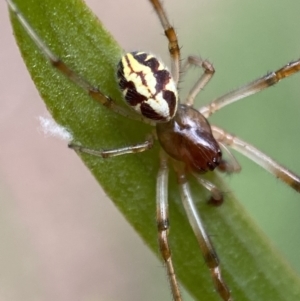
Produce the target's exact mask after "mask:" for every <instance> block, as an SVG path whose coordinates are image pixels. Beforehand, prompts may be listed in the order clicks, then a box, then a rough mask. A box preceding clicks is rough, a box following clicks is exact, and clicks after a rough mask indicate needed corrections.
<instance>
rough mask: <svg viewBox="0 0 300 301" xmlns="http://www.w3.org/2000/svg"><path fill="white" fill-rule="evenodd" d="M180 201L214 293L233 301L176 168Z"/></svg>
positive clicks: (178, 169)
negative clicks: (210, 278)
mask: <svg viewBox="0 0 300 301" xmlns="http://www.w3.org/2000/svg"><path fill="white" fill-rule="evenodd" d="M176 172H177V178H178V183H179V187H180V193H181V199H182V203H183V206H184V209H185V212H186V214H187V217H188V220H189V223H190V225H191V227H192V229H193V231H194V234H195V236H196V238H197V241H198V244H199V246H200V249H201V251H202V254H203V257H204V260H205V263H206V265H207V266H208V268H209V270H210V273H211V277H212V280H213V283H214V286H215V289H216V291H217V292H218V294H219V295H220V297H221V298H222V300H224V301H233V298H232V296H231V293H230V290H229V289H228V287H227V285H226V284H225V281H224V279H223V277H222V273H221V268H220V265H219V259H218V256H217V254H216V252H215V250H214V247H213V245H212V243H211V241H210V239H209V236H208V235H207V233H206V230H205V228H204V224H203V222H202V219H201V217H200V215H199V212H198V211H197V208H196V206H195V203H194V201H193V198H192V195H191V191H190V187H189V184H188V182H187V179H186V175H185V173H184V172H183V171H182V170H181V168H176Z"/></svg>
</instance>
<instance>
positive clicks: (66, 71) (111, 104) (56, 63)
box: [6, 0, 154, 125]
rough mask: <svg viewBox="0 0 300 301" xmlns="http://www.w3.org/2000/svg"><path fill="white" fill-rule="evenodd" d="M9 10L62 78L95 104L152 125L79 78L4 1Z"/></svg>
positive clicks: (22, 17) (7, 0)
mask: <svg viewBox="0 0 300 301" xmlns="http://www.w3.org/2000/svg"><path fill="white" fill-rule="evenodd" d="M6 2H7V4H8V6H9V8H10V10H11V11H12V12H13V13H14V14H15V16H16V17H17V19H18V20H19V22H20V23H21V25H22V26H23V28H24V29H25V30H26V32H27V34H28V35H29V36H30V38H31V39H32V41H33V42H34V43H35V44H36V46H37V47H38V48H39V49H40V51H41V53H42V54H43V55H44V57H45V58H46V59H47V60H48V61H49V62H50V64H51V65H52V66H53V67H54V68H56V69H57V70H58V71H59V72H61V73H62V74H63V75H64V76H66V77H67V78H68V79H69V80H70V81H72V82H73V83H75V84H76V85H78V86H80V87H81V88H82V89H83V90H84V91H85V92H86V93H87V94H88V95H90V96H91V97H92V98H93V99H95V100H96V101H97V102H99V103H100V104H102V105H103V106H105V107H107V108H108V109H110V110H112V111H114V112H115V113H118V114H120V115H122V116H125V117H128V118H131V119H134V120H138V121H142V122H145V123H150V124H152V125H154V123H153V122H151V121H149V120H147V119H146V118H143V116H142V115H138V114H134V113H133V112H131V111H129V110H127V109H125V108H123V107H121V106H119V105H118V104H116V103H115V101H114V100H112V99H111V98H110V97H108V96H106V95H104V94H103V93H102V92H101V91H99V89H98V88H96V87H94V86H92V85H91V84H90V83H89V82H87V81H86V80H85V79H84V78H82V77H81V76H79V75H78V74H77V73H76V72H75V71H74V70H72V69H71V68H70V67H69V66H67V65H66V64H65V63H64V62H63V61H62V60H61V59H60V58H59V57H58V56H56V55H55V54H54V53H53V52H52V51H51V50H50V48H49V47H48V46H47V45H46V44H45V43H44V42H43V41H42V39H41V38H40V37H39V35H38V34H37V33H36V32H35V31H34V29H33V28H32V27H31V26H30V24H29V23H28V21H27V20H26V19H25V18H24V16H23V15H22V14H21V12H20V11H19V9H18V8H17V6H16V5H15V4H14V3H13V2H12V1H11V0H6Z"/></svg>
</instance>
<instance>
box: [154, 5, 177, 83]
mask: <svg viewBox="0 0 300 301" xmlns="http://www.w3.org/2000/svg"><path fill="white" fill-rule="evenodd" d="M149 1H150V2H151V4H152V6H153V8H154V10H155V12H156V14H157V15H158V18H159V20H160V23H161V25H162V27H163V29H164V31H165V35H166V37H167V39H168V41H169V52H170V56H171V73H172V76H173V79H174V81H175V83H176V85H178V82H179V76H180V71H181V62H180V48H179V46H178V39H177V34H176V31H175V29H174V28H173V26H171V24H170V22H169V19H168V17H167V14H166V12H165V10H164V8H163V6H162V4H161V1H160V0H149Z"/></svg>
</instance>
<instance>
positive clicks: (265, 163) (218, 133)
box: [211, 126, 300, 192]
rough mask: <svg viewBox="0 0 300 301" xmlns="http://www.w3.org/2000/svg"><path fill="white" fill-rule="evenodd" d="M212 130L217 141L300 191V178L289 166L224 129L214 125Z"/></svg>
mask: <svg viewBox="0 0 300 301" xmlns="http://www.w3.org/2000/svg"><path fill="white" fill-rule="evenodd" d="M211 128H212V132H213V135H214V137H215V138H216V140H217V141H220V142H222V143H225V144H226V145H228V146H230V147H231V148H233V149H235V150H236V151H238V152H240V153H241V154H243V155H244V156H245V157H248V158H249V159H250V160H252V161H253V162H255V163H256V164H258V165H260V166H261V167H262V168H264V169H265V170H267V171H268V172H270V173H271V174H273V175H274V176H275V177H276V178H278V179H280V180H281V181H283V182H285V183H286V184H287V185H289V186H290V187H292V188H293V189H295V190H296V191H297V192H300V178H299V176H297V175H296V174H294V173H293V172H291V171H290V170H288V169H287V168H285V167H283V166H282V165H280V164H278V163H277V162H276V161H274V160H273V159H272V158H270V157H269V156H267V155H266V154H264V153H263V152H261V151H260V150H258V149H257V148H255V147H254V146H252V145H251V144H249V143H247V142H245V141H243V140H242V139H240V138H238V137H236V136H232V135H230V134H229V133H227V132H225V131H224V130H222V129H220V128H218V127H216V126H212V127H211Z"/></svg>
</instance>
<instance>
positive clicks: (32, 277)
mask: <svg viewBox="0 0 300 301" xmlns="http://www.w3.org/2000/svg"><path fill="white" fill-rule="evenodd" d="M88 4H89V5H90V6H91V8H92V10H93V11H94V12H95V14H96V15H97V16H99V19H100V20H102V22H103V23H104V24H105V25H106V26H107V28H108V30H109V31H111V32H112V33H113V35H114V36H115V37H116V39H117V40H118V41H119V43H120V44H121V45H122V46H123V48H124V49H125V50H128V51H131V50H145V51H151V52H153V53H155V54H158V55H159V56H161V57H162V59H163V60H164V61H165V62H168V53H167V44H166V41H165V38H164V36H163V34H162V29H161V27H160V24H159V22H158V20H157V17H156V16H155V14H154V13H152V8H151V7H150V5H149V4H148V3H147V1H137V0H133V1H129V0H128V1H120V0H118V1H108V0H103V1H101V3H100V2H99V1H96V0H94V1H92V0H90V1H88ZM164 4H165V7H166V9H167V11H168V14H169V17H170V20H171V22H172V24H174V26H175V28H176V29H177V31H178V34H179V41H180V45H181V46H182V57H183V58H185V57H187V56H188V55H189V54H194V55H201V56H202V58H206V59H209V60H210V61H211V62H212V63H213V64H214V66H215V69H216V75H215V76H214V78H213V80H212V81H211V82H210V84H209V85H208V86H207V87H206V89H205V91H204V92H203V93H201V95H200V96H199V97H198V99H197V103H198V104H199V106H200V105H201V104H203V103H207V102H208V101H209V100H212V99H214V98H215V97H217V96H219V95H222V94H223V93H225V92H227V91H229V90H231V89H234V88H236V87H239V86H241V85H243V84H245V83H248V82H250V81H252V80H253V79H256V78H257V77H260V76H262V75H264V74H266V73H267V72H268V71H272V70H276V69H278V68H280V67H281V66H283V65H284V64H286V63H288V62H289V61H291V60H296V59H298V58H299V57H300V34H299V24H300V20H299V9H300V3H299V2H298V1H296V0H294V1H292V0H290V1H284V2H283V1H280V2H278V3H277V2H274V1H271V0H263V1H237V0H228V1H221V0H219V1H206V0H205V1H204V0H203V1H198V0H188V1H185V2H183V1H181V2H177V3H175V2H174V1H170V0H165V1H164ZM0 5H1V6H2V7H1V9H0V13H1V14H3V18H2V16H1V21H0V22H1V28H5V34H6V36H7V39H8V40H9V41H10V43H11V44H10V45H11V47H12V49H13V51H14V52H13V51H12V50H11V49H9V48H8V47H9V44H8V43H5V44H4V45H5V46H4V50H3V52H2V54H0V55H1V60H2V65H3V66H4V67H6V68H3V70H6V71H4V72H2V71H1V74H0V76H1V89H0V90H1V91H0V93H1V94H2V95H1V99H3V100H4V101H3V108H4V109H3V110H2V112H1V113H0V114H1V115H0V118H1V119H0V123H1V126H0V134H1V137H0V139H1V141H2V142H1V144H2V145H1V149H0V182H1V183H2V185H1V188H2V189H1V191H2V193H1V208H2V210H1V215H0V218H1V219H0V221H1V225H2V226H1V231H0V234H1V237H2V239H1V241H2V243H1V244H0V253H1V256H0V257H2V259H1V260H0V267H1V269H0V270H1V272H0V279H1V281H0V283H1V284H0V286H2V287H1V289H0V297H1V298H0V299H3V300H4V299H8V297H9V298H10V300H33V299H34V298H37V299H38V300H48V299H49V300H53V299H55V300H122V301H123V300H124V301H126V300H153V299H155V300H171V296H170V292H169V288H168V285H167V283H166V280H165V275H164V271H163V268H162V265H161V263H160V262H159V261H157V260H156V259H155V258H154V256H153V255H152V254H151V253H150V252H149V251H148V250H147V249H146V248H145V247H144V246H143V243H142V242H141V241H140V240H139V238H137V237H136V235H135V233H132V232H131V231H132V230H131V229H130V227H128V226H127V225H126V223H125V222H124V221H123V218H122V217H121V216H120V215H119V213H118V212H116V210H115V209H114V207H113V206H111V204H110V203H109V200H108V199H107V198H105V197H102V199H101V200H100V201H99V199H100V192H99V188H98V186H97V185H96V184H95V182H94V180H93V179H92V177H91V176H90V175H89V173H88V172H87V171H86V170H85V168H84V166H82V163H81V162H80V161H79V160H78V158H76V156H75V155H73V154H71V153H70V152H69V151H68V150H67V149H66V146H65V142H60V141H56V140H54V139H44V138H43V136H42V135H40V134H38V132H37V131H36V128H37V127H38V122H37V121H36V120H35V118H36V116H38V115H41V114H45V113H44V112H45V109H44V107H43V103H42V102H41V101H40V99H39V96H38V95H37V93H36V91H35V90H34V87H33V84H32V83H31V81H30V79H29V76H28V75H27V74H26V70H25V69H24V64H23V63H22V61H21V59H20V58H19V54H18V51H17V50H16V46H15V45H14V41H13V39H12V36H11V29H10V24H9V22H8V18H7V11H6V7H5V3H0ZM2 22H3V24H2ZM4 22H5V23H4ZM6 47H7V48H6ZM21 68H23V69H24V70H23V69H22V70H23V71H22V73H21V71H20V70H21ZM20 74H22V77H20V78H18V79H17V75H20ZM198 74H199V70H197V69H195V70H194V71H193V72H191V73H190V74H189V75H188V76H187V77H186V78H185V80H184V82H183V83H182V85H181V87H182V89H181V95H182V97H184V95H185V94H186V92H187V91H188V89H189V84H190V83H191V82H192V79H194V78H196V77H197V76H198ZM26 80H27V82H26ZM299 82H300V75H295V76H293V77H292V78H289V79H286V80H285V81H283V82H281V83H280V84H279V85H277V86H275V87H272V88H269V89H268V90H266V91H264V92H261V93H259V94H257V95H255V96H252V97H250V98H247V99H245V100H242V101H240V102H238V103H235V104H232V105H230V106H228V107H226V108H224V109H223V110H222V111H220V112H218V113H216V114H215V115H214V116H213V117H212V118H211V119H210V120H211V122H212V123H214V124H217V125H219V126H221V127H223V128H224V129H226V130H228V131H229V132H231V133H234V134H236V135H238V136H239V137H241V138H242V139H244V140H246V141H248V142H250V143H252V144H253V145H255V146H256V147H258V148H259V149H261V150H262V151H264V152H266V153H267V154H268V155H270V156H271V157H273V158H274V159H276V160H278V161H279V162H281V163H282V164H284V165H285V166H287V167H288V168H290V169H291V170H293V171H295V172H296V173H298V174H300V159H299V158H298V156H297V155H298V153H299V150H300V139H299V130H300V122H299V113H300V84H299ZM186 83H189V84H188V85H186ZM21 86H22V87H24V88H23V89H24V90H22V88H21ZM16 87H18V89H16ZM28 87H29V88H28ZM27 89H30V90H27ZM31 89H32V90H31ZM11 158H13V160H11ZM237 158H238V160H239V162H240V163H241V165H242V167H243V170H242V172H241V174H240V175H233V176H230V177H225V178H226V181H227V182H228V183H229V185H230V187H231V188H232V191H233V192H234V193H235V194H236V195H237V197H238V199H239V200H240V201H241V202H242V203H243V205H244V206H245V207H246V208H247V210H248V211H249V213H250V214H251V215H252V217H253V219H254V220H256V221H257V223H258V224H259V226H260V227H261V229H262V231H264V232H265V233H266V234H267V236H268V237H269V238H270V239H271V240H272V242H273V244H274V246H275V247H276V248H278V249H279V250H280V252H281V253H282V254H284V256H285V258H286V259H287V261H288V262H289V263H290V265H291V267H292V268H293V269H294V270H295V271H297V273H300V263H299V249H300V235H299V233H300V219H299V214H300V196H299V195H298V194H297V193H296V192H294V191H292V190H291V189H289V188H288V187H286V186H285V185H284V184H282V183H280V181H278V180H276V179H274V178H273V177H272V176H271V175H269V174H268V173H267V172H264V171H263V170H262V169H261V168H259V167H257V166H256V165H255V164H254V163H252V162H250V161H249V160H247V159H245V158H243V157H242V156H240V155H237ZM51 160H53V161H51ZM11 161H13V163H14V164H13V165H12V163H11ZM57 162H63V163H60V164H57ZM74 187H75V188H74ZM154 214H155V213H154V212H153V217H154ZM72 233H73V234H72ZM72 235H73V236H72ZM214 235H217V234H214ZM70 237H71V238H72V239H71V238H70ZM199 256H201V255H200V252H199ZM97 258H103V259H102V261H105V267H103V265H101V266H99V265H97V264H95V263H94V262H95V261H94V260H92V259H95V260H96V261H97ZM221 260H222V258H221ZM72 277H73V278H72ZM70 279H71V280H70ZM98 279H100V281H99V280H98ZM1 294H2V295H1Z"/></svg>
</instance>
